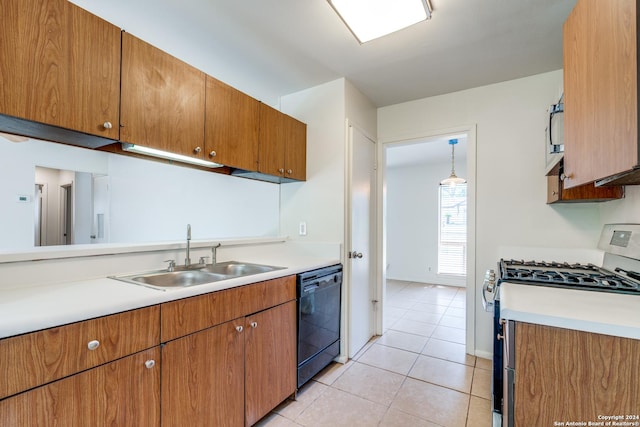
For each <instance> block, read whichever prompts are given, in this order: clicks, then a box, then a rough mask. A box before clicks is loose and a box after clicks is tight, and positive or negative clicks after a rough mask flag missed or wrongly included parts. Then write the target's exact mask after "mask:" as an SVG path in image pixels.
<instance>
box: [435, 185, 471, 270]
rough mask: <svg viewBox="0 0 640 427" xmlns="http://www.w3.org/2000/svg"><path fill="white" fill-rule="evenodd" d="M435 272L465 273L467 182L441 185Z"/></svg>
mask: <svg viewBox="0 0 640 427" xmlns="http://www.w3.org/2000/svg"><path fill="white" fill-rule="evenodd" d="M439 193H440V209H439V211H440V215H439V217H440V219H439V220H440V224H439V232H438V236H439V239H438V274H449V275H455V276H465V275H466V274H467V184H458V185H455V186H449V185H441V186H440V187H439Z"/></svg>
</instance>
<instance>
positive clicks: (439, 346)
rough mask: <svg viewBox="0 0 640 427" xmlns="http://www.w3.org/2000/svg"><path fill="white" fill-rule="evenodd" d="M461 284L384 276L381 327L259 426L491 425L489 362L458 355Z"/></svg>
mask: <svg viewBox="0 0 640 427" xmlns="http://www.w3.org/2000/svg"><path fill="white" fill-rule="evenodd" d="M465 292H466V291H465V289H463V288H454V287H446V286H435V285H425V284H424V283H413V282H401V281H395V280H389V281H387V301H386V303H385V310H384V312H385V318H384V334H383V335H382V336H381V337H375V338H374V339H372V340H371V341H370V342H369V343H368V344H367V345H366V346H365V347H364V348H363V349H362V350H361V351H360V352H359V353H358V354H357V355H356V356H355V357H354V358H353V359H352V360H349V362H348V363H346V364H344V365H342V364H338V363H333V364H332V365H330V366H328V367H327V368H326V369H325V370H324V371H322V372H321V373H320V374H318V375H317V376H316V377H315V378H314V379H313V380H311V381H309V382H308V383H307V384H305V385H304V386H303V387H302V388H301V389H300V390H299V392H298V396H297V399H296V400H295V401H293V400H290V401H286V402H284V403H283V404H281V405H280V406H279V407H278V408H276V409H275V410H274V411H273V412H272V413H271V414H269V415H268V416H267V417H265V418H264V419H263V420H261V421H260V422H259V423H258V424H257V425H258V426H269V427H296V426H313V427H315V426H331V427H337V426H345V427H346V426H349V427H351V426H362V427H369V426H383V427H395V426H397V427H423V426H424V427H433V426H452V427H464V426H467V427H471V426H473V427H484V426H488V427H490V426H491V405H490V396H491V361H490V360H487V359H480V358H476V357H475V356H469V355H467V354H465V346H464V343H465V301H466V296H465Z"/></svg>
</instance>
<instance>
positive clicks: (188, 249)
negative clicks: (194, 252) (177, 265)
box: [184, 224, 191, 267]
mask: <svg viewBox="0 0 640 427" xmlns="http://www.w3.org/2000/svg"><path fill="white" fill-rule="evenodd" d="M190 251H191V224H187V257H186V258H185V260H184V265H185V266H186V267H188V266H189V265H191V255H190V254H189V252H190Z"/></svg>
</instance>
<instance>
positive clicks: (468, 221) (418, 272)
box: [379, 127, 475, 358]
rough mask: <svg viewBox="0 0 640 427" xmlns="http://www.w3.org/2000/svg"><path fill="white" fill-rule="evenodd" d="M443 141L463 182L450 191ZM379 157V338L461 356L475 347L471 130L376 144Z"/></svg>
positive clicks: (448, 156) (473, 197)
mask: <svg viewBox="0 0 640 427" xmlns="http://www.w3.org/2000/svg"><path fill="white" fill-rule="evenodd" d="M450 139H457V140H458V143H457V144H456V146H455V157H454V161H455V171H456V174H457V175H458V176H459V177H464V178H465V179H466V180H467V183H465V184H462V185H460V184H458V185H457V186H456V187H455V188H454V187H451V186H441V185H440V182H441V181H442V180H443V179H445V178H447V177H448V176H449V175H450V174H451V169H452V153H451V145H450V144H449V143H448V142H449V140H450ZM381 157H382V159H384V160H383V166H384V168H383V176H382V188H384V193H383V201H382V206H381V207H380V208H379V209H381V212H382V220H381V221H380V225H379V226H380V228H381V229H382V235H383V236H384V238H383V240H382V242H381V251H382V253H383V257H382V259H383V260H384V262H383V272H382V283H381V285H382V295H383V299H382V302H383V303H382V313H383V314H382V316H381V319H379V323H380V333H385V334H387V333H388V332H390V331H391V332H392V335H394V334H395V335H401V334H414V335H416V338H418V339H419V341H420V342H423V341H424V343H425V351H426V348H427V346H428V345H429V344H427V343H428V342H429V341H432V344H433V345H431V347H434V348H441V347H451V348H452V347H454V346H455V347H456V351H457V352H458V353H459V356H460V357H461V358H464V357H465V354H466V353H470V354H472V353H473V348H474V347H475V342H474V337H475V330H474V329H473V328H474V326H473V325H474V322H473V319H474V317H475V307H474V301H475V297H474V295H475V290H474V289H475V285H474V277H475V273H474V272H475V249H474V247H475V226H474V218H475V210H474V209H475V127H470V128H460V129H453V130H448V131H445V132H437V133H434V134H430V135H424V136H419V137H416V138H411V139H405V140H399V141H388V142H383V144H382V147H381ZM397 338H398V339H400V337H397ZM405 338H408V337H405ZM436 344H437V345H436ZM454 344H455V345H454Z"/></svg>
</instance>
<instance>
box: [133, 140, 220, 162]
mask: <svg viewBox="0 0 640 427" xmlns="http://www.w3.org/2000/svg"><path fill="white" fill-rule="evenodd" d="M121 144H122V149H123V150H124V151H128V152H130V153H137V154H144V155H147V156H152V157H158V158H161V159H167V160H175V161H177V162H182V163H191V164H193V165H198V166H205V167H208V168H221V167H223V166H224V165H221V164H219V163H214V162H209V161H207V160H201V159H196V158H195V157H189V156H183V155H182V154H175V153H170V152H168V151H162V150H156V149H155V148H149V147H144V146H142V145H135V144H129V143H128V142H123V143H121Z"/></svg>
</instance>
